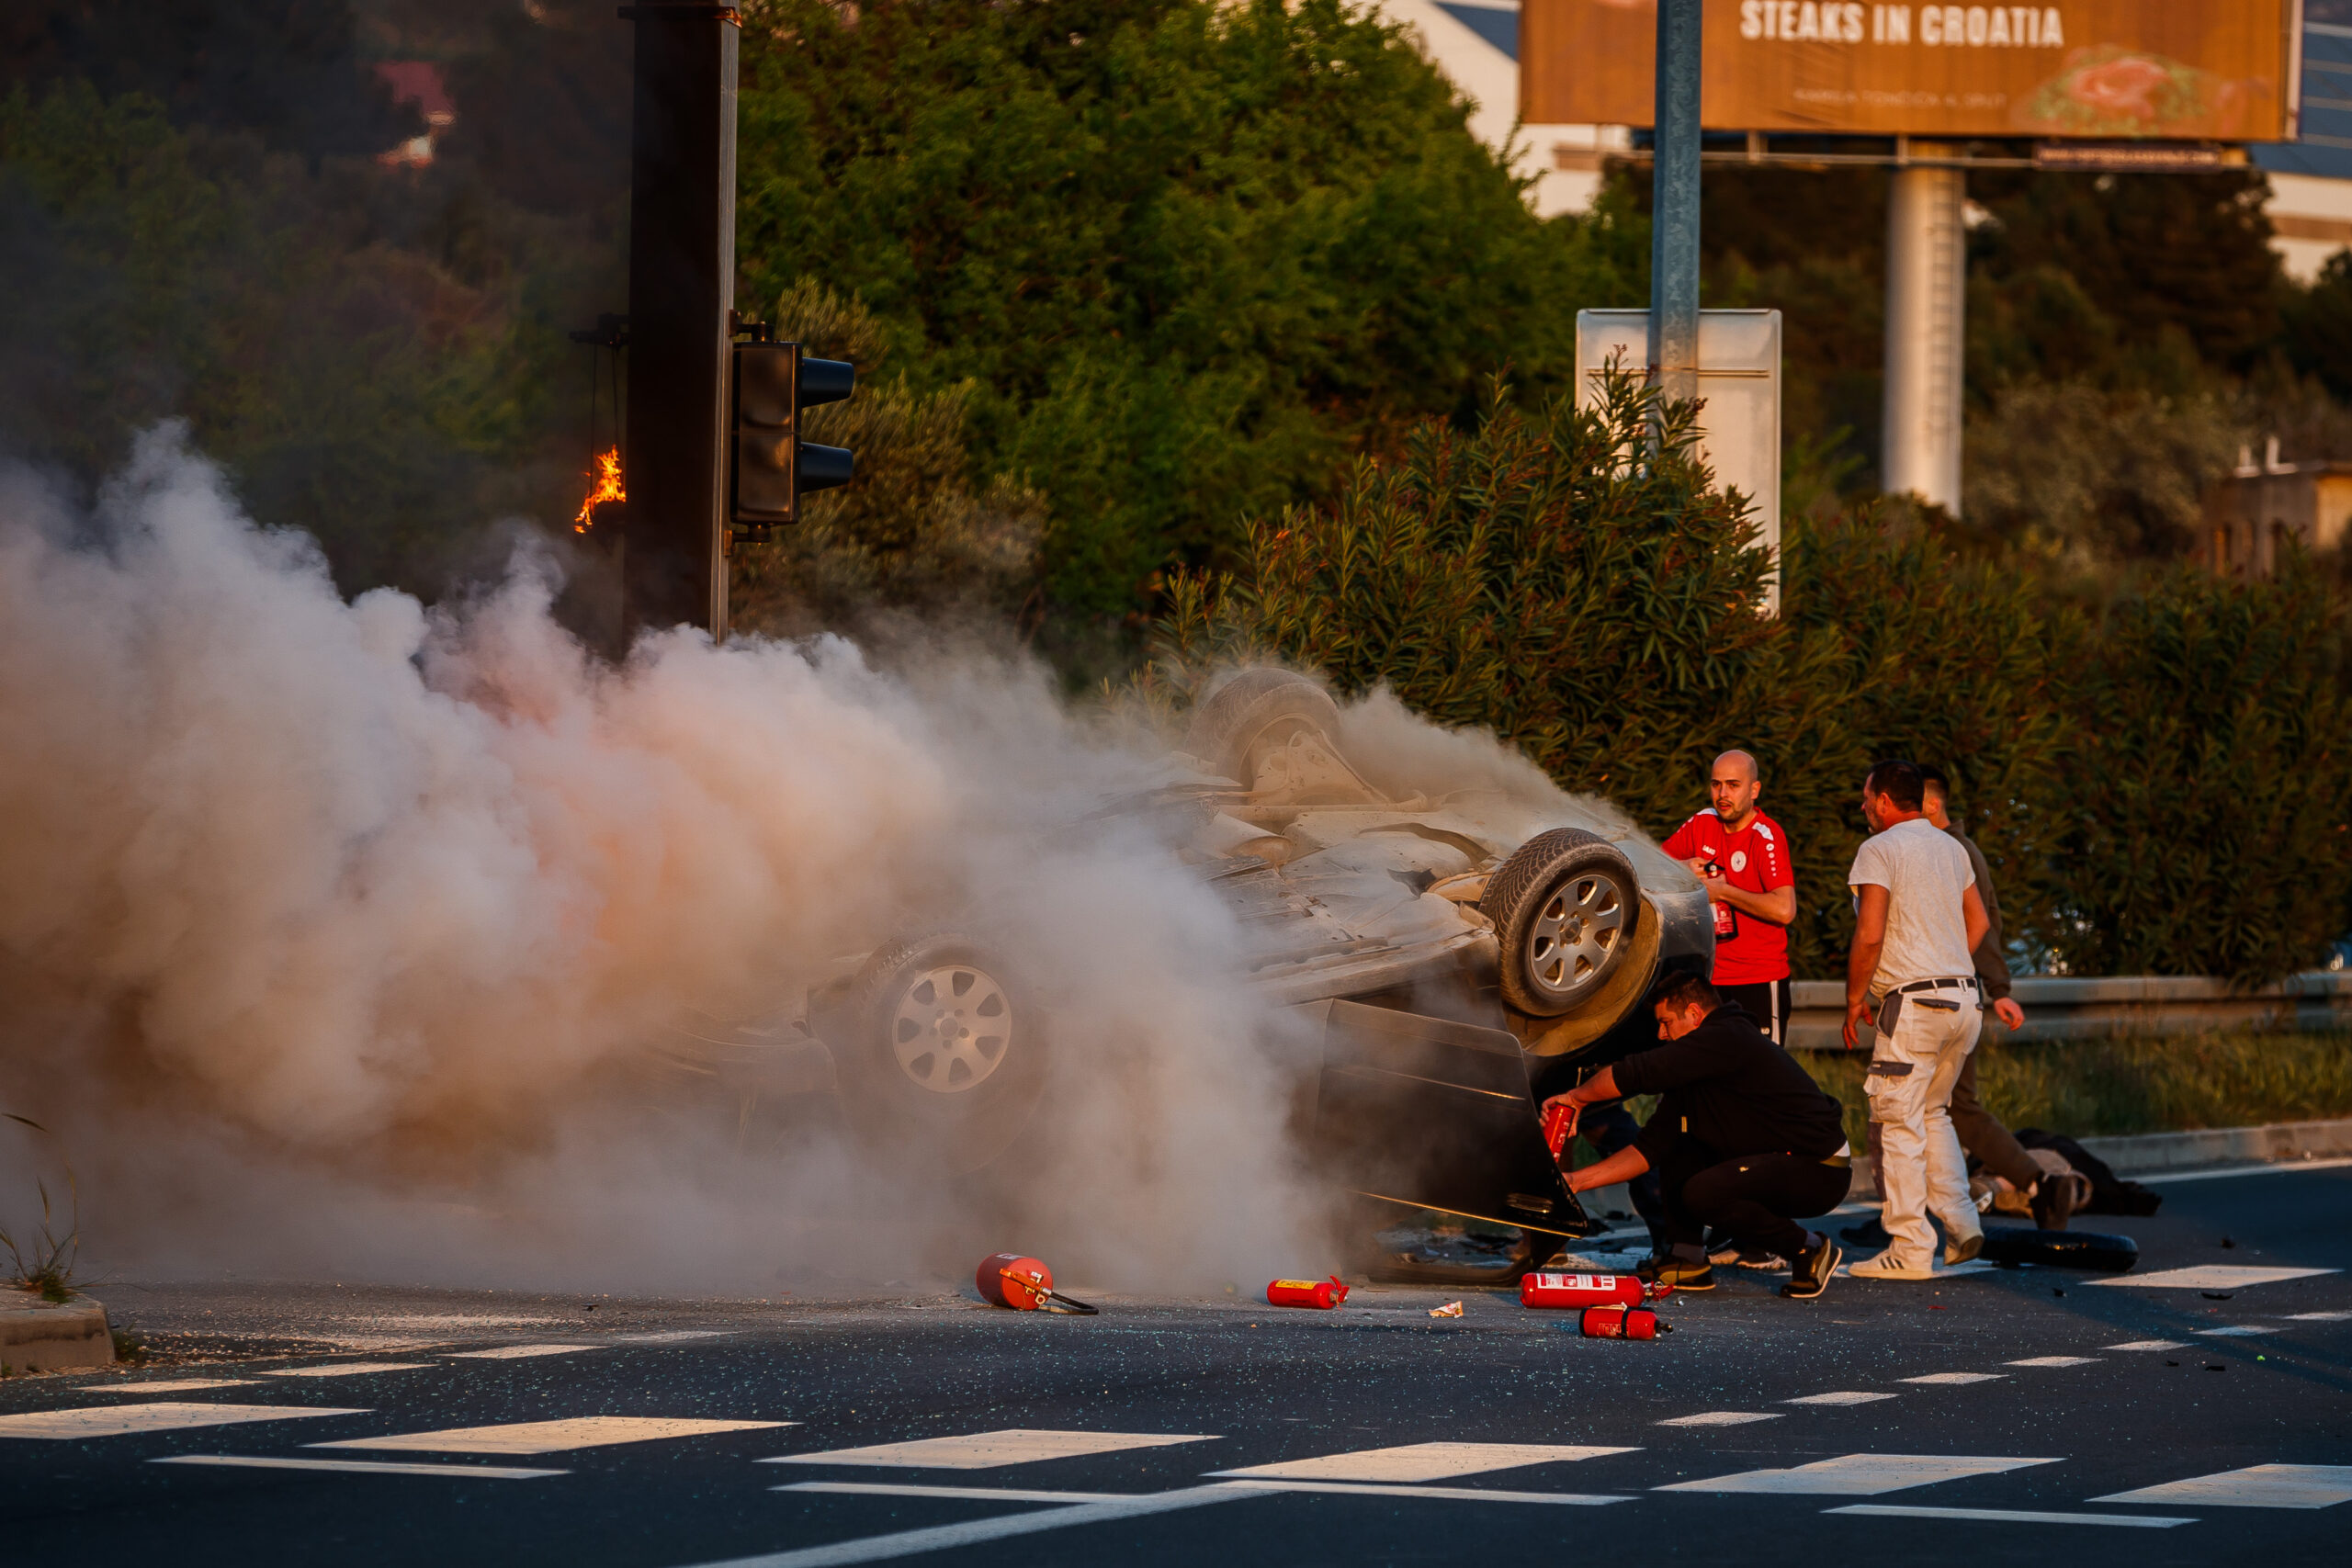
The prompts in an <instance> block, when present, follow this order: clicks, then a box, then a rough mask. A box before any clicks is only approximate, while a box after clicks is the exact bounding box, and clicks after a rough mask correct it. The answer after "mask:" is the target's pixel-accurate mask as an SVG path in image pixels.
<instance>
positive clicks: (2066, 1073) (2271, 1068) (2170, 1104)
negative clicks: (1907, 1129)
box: [1795, 1029, 2352, 1150]
mask: <svg viewBox="0 0 2352 1568" xmlns="http://www.w3.org/2000/svg"><path fill="white" fill-rule="evenodd" d="M1795 1055H1796V1058H1797V1060H1798V1061H1800V1062H1803V1063H1804V1065H1805V1067H1806V1070H1807V1071H1809V1072H1811V1073H1812V1074H1813V1076H1814V1078H1815V1081H1817V1082H1818V1083H1819V1084H1820V1085H1821V1087H1822V1088H1823V1089H1827V1090H1828V1091H1829V1092H1830V1093H1831V1094H1833V1095H1835V1096H1837V1097H1838V1102H1839V1103H1840V1104H1842V1105H1844V1106H1845V1108H1846V1131H1847V1135H1848V1136H1849V1137H1850V1138H1851V1139H1853V1141H1854V1147H1855V1148H1856V1149H1858V1150H1859V1149H1860V1148H1861V1147H1862V1146H1863V1139H1864V1137H1865V1136H1866V1134H1867V1132H1868V1123H1869V1121H1870V1114H1869V1111H1868V1110H1867V1109H1866V1101H1865V1100H1864V1097H1863V1094H1862V1074H1863V1070H1864V1068H1865V1067H1867V1066H1868V1065H1869V1058H1868V1057H1867V1056H1866V1055H1863V1054H1862V1053H1860V1052H1851V1053H1839V1052H1834V1051H1800V1052H1797V1053H1796V1054H1795ZM1976 1092H1977V1093H1978V1095H1980V1096H1981V1097H1982V1098H1983V1100H1984V1101H1985V1108H1986V1109H1987V1110H1989V1111H1992V1112H1993V1114H1994V1115H1996V1116H1997V1117H1999V1118H2000V1119H2001V1120H2002V1121H2003V1122H2006V1123H2007V1125H2009V1126H2011V1127H2041V1128H2045V1129H2047V1130H2048V1131H2050V1132H2053V1133H2066V1134H2072V1135H2074V1136H2075V1137H2085V1136H2089V1135H2092V1134H2131V1133H2175V1132H2188V1131H2190V1130H2193V1129H2196V1128H2200V1127H2248V1126H2254V1125H2256V1124H2258V1123H2261V1122H2316V1121H2324V1120H2327V1119H2329V1118H2331V1117H2338V1116H2352V1033H2335V1034H2296V1033H2285V1032H2277V1033H2274V1032H2264V1031H2256V1030H2248V1029H2235V1030H2212V1031H2209V1032H2201V1033H2196V1034H2170V1035H2119V1036H2116V1037H2114V1038H2112V1039H2106V1040H2079V1041H2071V1042H2044V1043H2030V1044H2010V1043H2002V1044H1998V1045H1981V1046H1979V1047H1977V1060H1976Z"/></svg>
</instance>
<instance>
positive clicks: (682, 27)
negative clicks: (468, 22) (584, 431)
mask: <svg viewBox="0 0 2352 1568" xmlns="http://www.w3.org/2000/svg"><path fill="white" fill-rule="evenodd" d="M621 15H622V16H623V17H626V18H627V19H628V20H629V21H631V22H633V23H635V24H636V28H637V43H636V70H635V77H636V85H635V98H634V103H633V111H632V112H633V126H634V137H633V142H634V145H633V150H632V158H631V170H630V181H629V236H628V242H629V243H628V441H627V446H626V448H625V450H624V452H623V454H622V465H621V466H622V472H623V474H624V475H625V477H626V480H627V483H628V503H627V507H628V510H627V515H626V517H625V518H624V520H623V523H622V528H621V545H620V569H621V618H622V623H623V636H624V637H626V638H630V639H633V638H634V637H636V636H637V634H638V633H639V632H640V631H646V630H658V629H660V628H662V627H666V626H679V625H684V626H701V627H703V628H704V629H706V630H707V631H709V632H710V633H711V634H712V635H713V636H714V637H725V636H726V635H727V563H726V557H725V552H724V549H723V545H724V542H725V527H726V504H727V472H726V466H727V449H728V441H727V436H728V425H729V414H728V381H729V374H730V365H731V362H730V333H729V313H730V311H731V310H732V309H733V306H734V303H735V72H736V50H737V44H738V41H739V39H740V38H741V18H740V17H739V16H738V14H737V12H736V9H735V7H734V6H718V5H707V4H699V3H688V0H639V4H636V5H633V6H628V7H626V8H625V9H623V10H622V12H621Z"/></svg>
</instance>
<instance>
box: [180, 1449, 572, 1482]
mask: <svg viewBox="0 0 2352 1568" xmlns="http://www.w3.org/2000/svg"><path fill="white" fill-rule="evenodd" d="M147 1462H148V1463H150V1464H197V1465H213V1466H218V1467H220V1468H224V1469H230V1470H326V1471H334V1472H336V1473H337V1474H343V1475H442V1476H448V1477H450V1478H452V1479H454V1480H458V1481H536V1480H537V1479H538V1478H539V1477H541V1476H543V1475H570V1474H571V1472H570V1471H568V1470H519V1469H516V1468H515V1466H513V1465H504V1464H403V1463H401V1461H398V1460H381V1459H266V1458H264V1457H262V1456H261V1455H259V1454H173V1455H170V1456H169V1457H168V1458H164V1459H156V1460H149V1461H147Z"/></svg>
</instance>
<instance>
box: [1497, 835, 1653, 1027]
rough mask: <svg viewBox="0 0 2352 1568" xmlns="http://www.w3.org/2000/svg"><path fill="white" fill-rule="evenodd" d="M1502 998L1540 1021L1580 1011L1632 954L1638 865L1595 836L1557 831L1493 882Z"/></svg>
mask: <svg viewBox="0 0 2352 1568" xmlns="http://www.w3.org/2000/svg"><path fill="white" fill-rule="evenodd" d="M1478 909H1479V912H1480V913H1481V914H1483V915H1485V916H1486V917H1487V919H1490V920H1492V921H1493V922H1494V924H1495V940H1496V942H1497V944H1498V947H1499V949H1500V953H1499V956H1500V960H1501V962H1500V965H1499V968H1500V979H1501V984H1502V993H1503V1000H1504V1002H1505V1003H1507V1004H1508V1005H1509V1006H1510V1007H1511V1008H1512V1009H1513V1010H1517V1011H1519V1012H1522V1013H1525V1014H1528V1015H1529V1016H1530V1017H1533V1018H1557V1017H1559V1016H1561V1015H1562V1014H1564V1013H1568V1012H1573V1011H1574V1010H1576V1009H1577V1008H1578V1007H1579V1006H1581V1005H1583V1004H1584V1003H1585V1002H1587V1001H1589V1000H1590V999H1591V998H1593V997H1594V996H1595V995H1596V994H1598V993H1599V992H1600V989H1601V988H1602V987H1604V986H1606V985H1607V984H1608V983H1609V979H1610V976H1612V975H1614V974H1615V973H1616V972H1617V970H1618V968H1619V966H1620V965H1622V964H1624V963H1625V962H1626V960H1627V959H1628V958H1629V957H1630V956H1631V955H1632V953H1633V952H1634V935H1635V934H1636V932H1637V931H1639V930H1640V927H1641V919H1642V895H1641V885H1640V883H1639V882H1638V881H1637V880H1636V879H1635V878H1634V866H1633V863H1632V862H1630V861H1628V860H1627V859H1626V858H1625V857H1624V855H1623V853H1621V852H1619V851H1618V849H1617V846H1616V845H1614V844H1612V843H1611V842H1610V841H1609V840H1606V839H1604V838H1602V837H1600V835H1599V834H1598V833H1588V832H1586V831H1585V830H1584V829H1580V828H1554V829H1550V830H1549V831H1547V832H1542V833H1538V834H1536V835H1535V837H1533V838H1532V839H1530V840H1527V842H1525V843H1524V844H1521V846H1520V847H1519V849H1518V851H1517V852H1515V853H1514V854H1512V856H1511V857H1510V859H1509V860H1507V861H1505V862H1503V863H1502V864H1501V865H1500V866H1499V867H1498V868H1497V869H1496V871H1495V873H1494V874H1493V875H1491V876H1489V877H1488V878H1487V891H1486V894H1485V896H1484V897H1481V898H1480V899H1479V900H1478Z"/></svg>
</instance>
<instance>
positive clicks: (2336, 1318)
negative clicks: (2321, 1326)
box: [2287, 1312, 2352, 1323]
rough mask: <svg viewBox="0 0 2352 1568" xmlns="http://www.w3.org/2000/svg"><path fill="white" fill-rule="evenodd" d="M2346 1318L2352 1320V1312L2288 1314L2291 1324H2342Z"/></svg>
mask: <svg viewBox="0 0 2352 1568" xmlns="http://www.w3.org/2000/svg"><path fill="white" fill-rule="evenodd" d="M2346 1318H2352V1312H2290V1313H2289V1314H2287V1321H2288V1322H2289V1323H2342V1322H2343V1321H2344V1320H2345V1319H2346Z"/></svg>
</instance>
